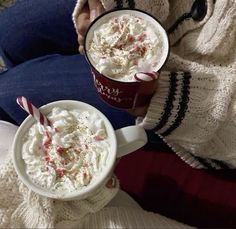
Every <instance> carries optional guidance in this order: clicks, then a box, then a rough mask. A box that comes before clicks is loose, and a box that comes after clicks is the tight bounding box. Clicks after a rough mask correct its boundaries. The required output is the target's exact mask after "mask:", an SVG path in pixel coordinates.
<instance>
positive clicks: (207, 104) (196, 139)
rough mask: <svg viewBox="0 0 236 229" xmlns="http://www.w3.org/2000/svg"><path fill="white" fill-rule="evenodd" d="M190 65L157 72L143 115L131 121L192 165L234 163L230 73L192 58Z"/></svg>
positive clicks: (235, 131) (234, 111)
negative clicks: (156, 82)
mask: <svg viewBox="0 0 236 229" xmlns="http://www.w3.org/2000/svg"><path fill="white" fill-rule="evenodd" d="M172 58H173V55H172V54H171V57H170V59H172ZM170 61H171V60H170ZM189 65H191V63H189ZM192 69H195V71H193V72H188V71H186V72H167V71H165V72H162V73H161V75H160V78H159V85H158V88H157V91H156V93H155V94H154V96H153V98H152V100H151V103H150V105H149V109H148V112H147V114H146V117H145V118H143V119H142V118H138V119H137V123H139V125H141V126H143V127H144V128H145V129H149V130H152V131H153V132H154V133H156V134H158V135H159V136H160V137H161V138H163V140H164V141H165V142H166V143H167V144H168V145H169V146H170V147H171V148H172V149H173V150H174V151H175V152H176V153H177V154H178V155H179V156H180V157H181V158H182V159H184V160H185V161H186V162H188V163H189V164H190V165H191V166H193V167H198V168H202V167H204V168H205V167H207V168H208V167H215V168H222V167H224V166H225V167H228V166H229V167H235V166H236V154H235V149H236V140H234V138H233V136H235V135H236V125H235V115H236V109H235V108H236V98H235V96H234V94H235V79H234V78H235V75H234V74H233V73H232V72H230V71H228V70H226V69H221V68H217V67H211V68H207V67H205V66H202V65H200V64H197V63H194V64H192ZM203 158H204V159H203ZM226 165H227V166H226Z"/></svg>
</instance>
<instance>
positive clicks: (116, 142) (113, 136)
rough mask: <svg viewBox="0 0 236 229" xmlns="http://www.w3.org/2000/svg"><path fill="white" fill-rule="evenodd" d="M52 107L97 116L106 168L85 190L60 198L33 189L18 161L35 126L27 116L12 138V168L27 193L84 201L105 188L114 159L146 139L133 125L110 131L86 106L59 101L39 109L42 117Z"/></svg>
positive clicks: (109, 125) (105, 121)
mask: <svg viewBox="0 0 236 229" xmlns="http://www.w3.org/2000/svg"><path fill="white" fill-rule="evenodd" d="M54 107H60V108H63V109H66V110H73V109H80V110H82V111H88V112H95V113H96V114H98V116H99V117H101V119H102V120H103V121H104V124H105V128H106V132H107V136H108V140H109V143H110V152H109V154H108V158H107V163H106V166H105V167H104V169H103V170H102V171H101V174H100V175H99V176H98V177H96V179H94V180H92V181H91V183H89V184H88V185H87V186H85V187H83V188H81V189H78V190H76V191H73V192H70V193H68V194H64V195H58V193H55V192H53V191H50V190H47V189H46V188H42V187H40V186H38V185H36V184H35V183H34V182H33V181H32V180H31V179H30V177H29V176H28V175H27V173H26V165H25V162H24V160H23V159H22V145H23V143H24V137H25V136H26V134H27V133H28V131H29V128H30V127H31V126H32V125H33V124H35V120H34V118H33V117H32V116H31V115H30V116H28V117H27V118H26V119H25V120H24V121H23V122H22V124H21V125H20V126H19V128H18V130H17V132H16V135H15V138H14V142H13V164H14V167H15V170H16V172H17V174H18V176H19V178H20V179H21V181H22V182H23V183H24V184H25V185H26V186H27V187H28V188H29V189H31V190H33V191H34V192H36V193H38V194H39V195H42V196H45V197H49V198H53V199H62V200H72V199H77V200H78V199H84V198H86V197H87V196H89V195H90V194H91V193H92V192H93V191H94V190H96V189H98V188H99V187H102V185H105V183H106V182H107V180H108V179H109V177H110V175H111V173H112V172H113V169H114V165H115V161H116V159H117V158H119V157H121V156H124V155H126V154H128V153H131V152H133V151H135V150H137V149H139V148H141V147H142V146H144V145H145V144H146V143H147V135H146V132H145V130H144V129H143V128H142V127H139V126H135V125H134V126H128V127H124V128H121V129H118V130H114V129H113V127H112V125H111V123H110V121H109V120H108V119H107V118H106V117H105V115H104V114H103V113H101V112H100V111H99V110H97V109H96V108H95V107H93V106H91V105H89V104H86V103H83V102H80V101H74V100H61V101H55V102H52V103H49V104H46V105H44V106H42V107H41V108H39V109H40V111H41V112H42V113H43V114H45V115H48V114H49V113H50V112H51V110H52V108H54Z"/></svg>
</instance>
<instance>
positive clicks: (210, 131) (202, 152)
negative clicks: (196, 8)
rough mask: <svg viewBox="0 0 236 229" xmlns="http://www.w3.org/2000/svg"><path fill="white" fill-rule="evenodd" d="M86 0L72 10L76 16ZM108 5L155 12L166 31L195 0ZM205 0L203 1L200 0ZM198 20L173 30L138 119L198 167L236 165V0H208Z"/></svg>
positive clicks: (107, 2)
mask: <svg viewBox="0 0 236 229" xmlns="http://www.w3.org/2000/svg"><path fill="white" fill-rule="evenodd" d="M85 2H86V1H85V0H79V1H78V3H77V6H76V8H75V12H74V13H73V20H74V23H75V26H76V20H75V18H76V17H77V15H78V13H79V12H80V9H81V8H82V7H83V4H84V3H85ZM101 2H102V3H103V6H104V8H105V9H106V10H109V9H111V8H114V7H121V6H123V7H127V6H134V7H136V8H139V9H142V10H144V11H146V12H149V13H151V14H153V15H154V16H155V17H156V18H158V19H159V20H160V21H161V22H162V23H163V25H164V27H165V28H166V29H167V30H168V29H169V28H170V27H171V26H172V25H173V24H175V22H176V21H177V20H178V18H179V17H180V16H181V15H183V14H184V13H189V12H190V10H191V7H192V5H193V3H194V2H195V1H194V0H181V1H168V0H146V1H142V0H136V1H131V0H129V1H122V0H121V1H120V0H116V1H113V0H101ZM198 2H204V1H198ZM205 3H206V6H207V12H206V15H205V17H204V18H203V19H202V20H201V21H200V20H194V19H193V18H188V19H186V20H184V21H183V22H181V23H179V25H178V26H177V28H175V29H172V30H171V32H170V34H169V38H170V43H171V53H170V56H169V59H168V62H167V63H166V65H165V67H164V68H163V71H162V73H161V76H160V78H159V85H158V88H157V91H156V93H155V95H154V96H153V98H152V100H151V103H150V106H149V109H148V113H147V115H146V117H145V118H144V119H141V118H138V119H137V123H138V124H139V125H141V126H143V127H144V128H146V129H152V130H153V131H154V132H155V133H156V134H158V135H159V136H160V137H161V138H163V139H164V141H165V142H166V143H167V144H168V145H169V146H170V147H171V148H172V149H173V150H174V151H175V152H176V153H177V154H178V155H179V156H180V157H181V158H182V159H183V160H184V161H186V162H187V163H188V164H190V165H191V166H193V167H196V168H208V167H210V168H212V167H213V168H226V167H233V168H235V167H236V137H235V136H236V119H235V115H236V91H235V89H236V88H235V86H236V48H235V47H236V1H235V0H216V1H215V3H213V0H205Z"/></svg>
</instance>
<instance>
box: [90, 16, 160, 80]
mask: <svg viewBox="0 0 236 229" xmlns="http://www.w3.org/2000/svg"><path fill="white" fill-rule="evenodd" d="M162 53H163V40H162V36H161V33H160V31H157V29H156V28H155V27H154V26H153V25H151V23H149V22H147V21H145V20H144V19H142V18H140V17H136V16H133V15H129V14H122V15H121V16H118V17H114V18H111V19H110V20H109V21H108V22H106V23H104V24H102V25H101V26H100V27H98V28H97V29H95V31H94V37H93V39H92V41H91V42H90V44H89V49H88V55H89V56H90V57H91V58H90V60H91V61H92V63H93V64H94V66H95V68H96V69H97V70H98V71H99V72H100V73H102V74H104V75H106V76H108V77H110V78H112V79H115V80H118V81H135V79H134V75H135V73H137V72H141V71H146V72H152V71H157V69H155V67H156V66H157V65H158V59H160V56H161V55H162Z"/></svg>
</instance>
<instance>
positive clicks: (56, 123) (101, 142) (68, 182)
mask: <svg viewBox="0 0 236 229" xmlns="http://www.w3.org/2000/svg"><path fill="white" fill-rule="evenodd" d="M48 119H49V120H50V122H51V123H52V127H50V126H48V127H42V126H41V125H39V124H37V123H36V124H34V125H33V126H32V127H31V128H30V130H29V133H28V134H27V136H26V141H25V143H24V145H23V150H22V158H23V159H24V161H25V164H26V172H27V174H28V175H29V176H30V178H31V179H32V181H33V182H34V183H36V184H38V185H40V186H42V187H44V188H47V189H51V190H53V191H60V193H63V191H64V192H68V191H74V190H76V189H79V188H81V187H83V186H87V185H88V184H89V183H90V182H91V180H92V179H93V177H95V176H98V175H99V173H100V172H101V171H102V169H103V166H104V165H105V164H106V158H107V155H108V152H109V149H110V148H109V147H110V144H109V141H108V137H107V133H106V128H105V125H104V122H103V120H102V119H101V118H100V117H99V116H98V115H97V114H96V113H88V112H87V111H80V110H63V109H60V108H54V109H53V110H52V112H51V114H50V115H49V116H48Z"/></svg>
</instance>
